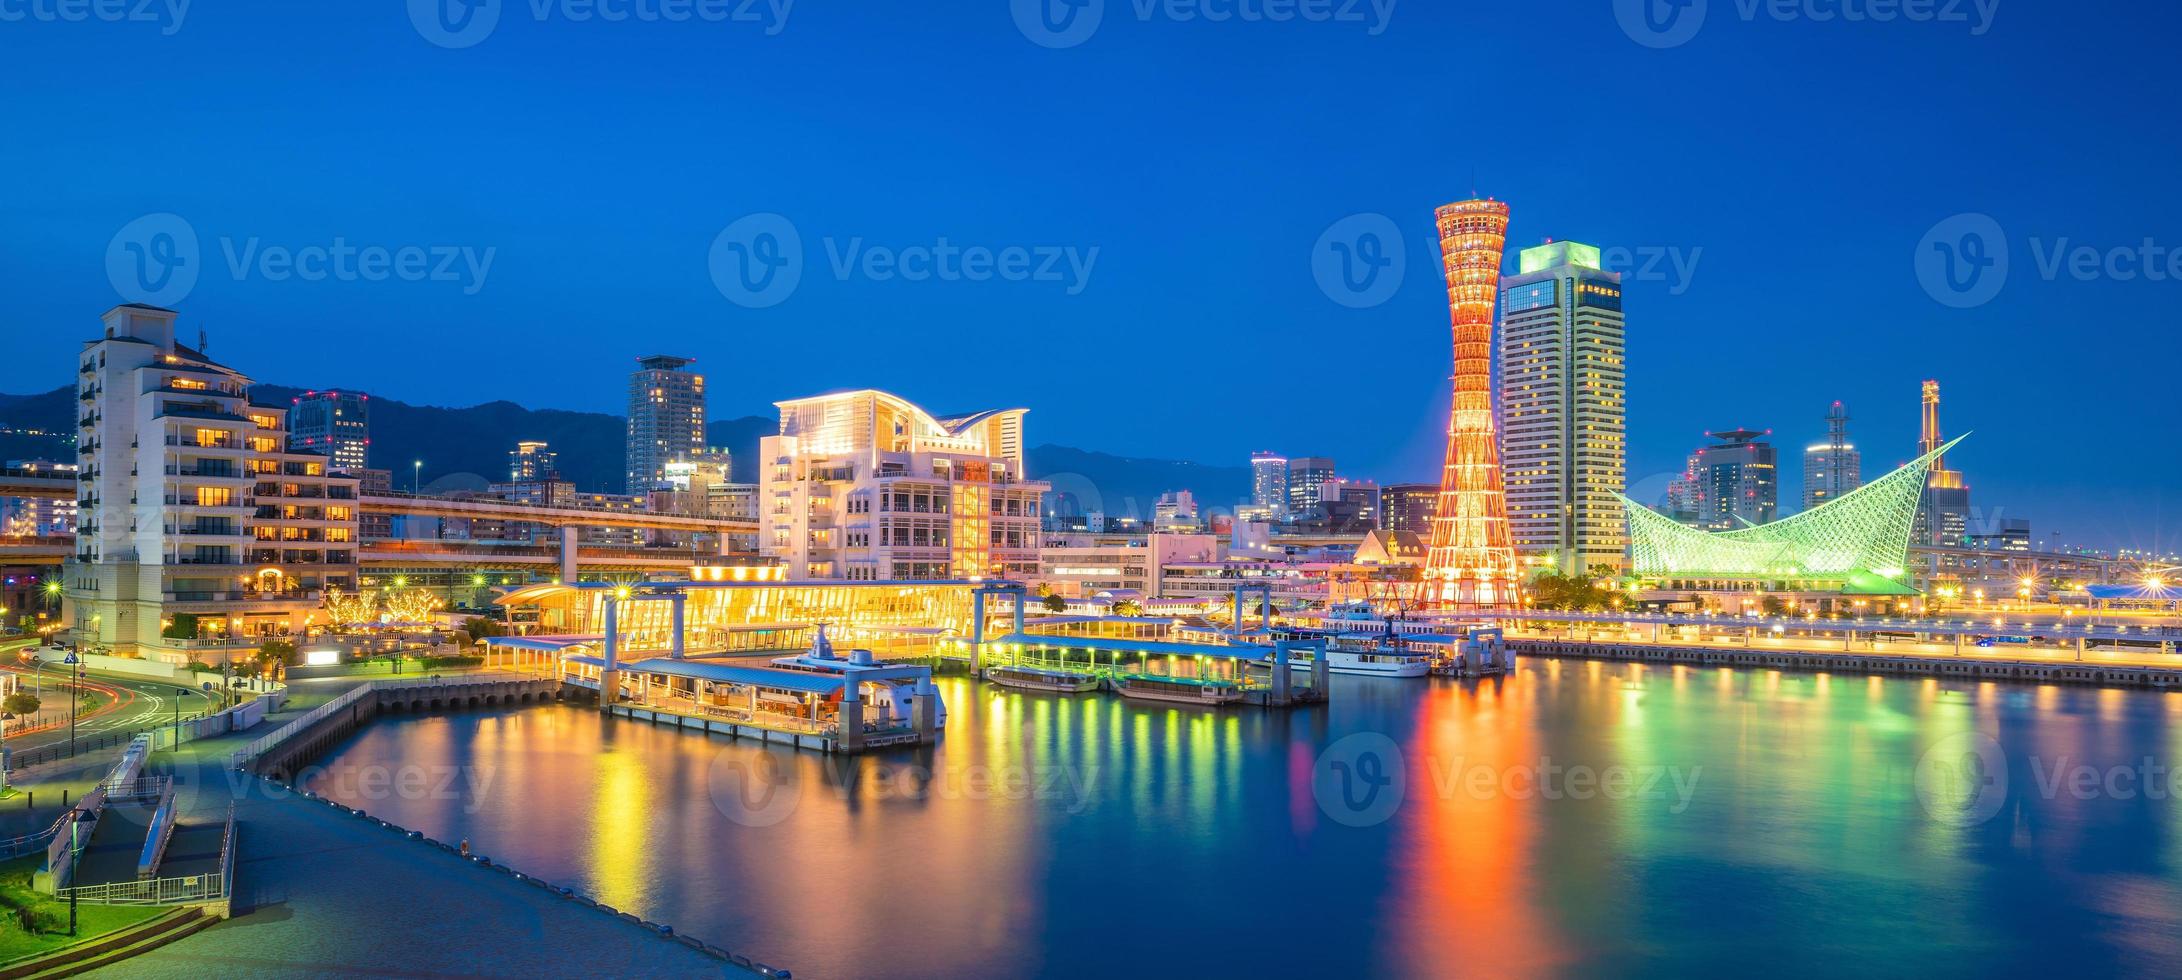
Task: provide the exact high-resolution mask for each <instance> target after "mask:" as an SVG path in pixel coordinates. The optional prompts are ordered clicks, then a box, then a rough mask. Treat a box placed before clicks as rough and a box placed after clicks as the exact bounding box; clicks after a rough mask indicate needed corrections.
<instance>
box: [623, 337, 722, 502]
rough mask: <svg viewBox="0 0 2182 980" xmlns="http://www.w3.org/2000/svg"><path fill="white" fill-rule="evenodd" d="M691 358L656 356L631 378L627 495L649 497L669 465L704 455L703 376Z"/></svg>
mask: <svg viewBox="0 0 2182 980" xmlns="http://www.w3.org/2000/svg"><path fill="white" fill-rule="evenodd" d="M695 363H697V362H696V360H695V359H693V358H687V357H670V356H667V355H664V354H655V355H653V356H651V357H643V358H638V359H637V370H636V372H635V373H633V374H631V375H629V443H628V470H627V474H626V476H625V477H624V486H623V488H622V489H623V492H625V493H631V494H642V493H650V492H651V491H652V489H653V488H654V487H655V486H657V485H658V484H659V482H660V481H661V480H663V479H665V478H666V475H667V464H668V463H671V462H674V461H675V460H678V459H686V458H688V457H690V456H695V455H697V454H699V453H702V452H704V449H705V377H704V375H701V374H697V373H695V372H692V371H685V370H683V369H684V368H686V367H688V366H690V365H691V364H695Z"/></svg>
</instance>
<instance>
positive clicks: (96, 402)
mask: <svg viewBox="0 0 2182 980" xmlns="http://www.w3.org/2000/svg"><path fill="white" fill-rule="evenodd" d="M174 320H175V313H174V311H172V310H165V309H160V308H158V307H151V306H141V305H137V304H129V305H124V306H117V307H115V308H113V309H111V310H108V311H107V312H106V314H105V316H104V321H105V323H104V328H105V329H104V332H103V334H102V335H101V336H100V337H98V338H96V339H94V340H91V341H88V342H86V343H85V344H84V345H83V351H82V353H81V354H80V355H78V357H77V388H78V389H79V396H80V400H81V412H82V417H81V418H80V420H79V423H80V428H79V429H78V432H77V437H76V443H77V447H78V449H79V450H80V452H81V456H80V459H81V460H82V462H81V464H80V465H81V467H82V469H81V472H80V474H79V477H78V480H79V486H80V489H79V491H78V494H79V497H78V499H79V505H80V509H79V511H78V517H77V524H76V553H75V555H74V556H73V557H72V558H70V559H69V560H68V562H67V563H66V564H65V565H64V566H63V568H62V571H61V577H62V580H63V582H64V589H65V591H64V595H65V598H66V601H67V615H68V616H69V618H70V626H71V628H72V630H73V636H74V639H75V640H76V641H77V642H80V643H82V644H84V645H86V646H89V645H103V646H109V647H111V648H112V649H113V650H114V652H116V653H119V654H122V655H124V656H141V657H144V658H146V659H157V660H163V661H165V662H168V663H176V664H179V663H187V662H189V661H192V660H201V661H206V662H219V661H220V660H221V659H222V658H223V657H228V658H232V657H235V656H238V655H241V654H243V653H245V652H247V651H249V650H252V649H255V647H256V646H257V642H258V641H257V640H256V639H255V638H257V637H261V636H274V635H282V634H287V635H293V636H300V635H301V634H302V633H303V632H304V629H305V627H306V625H307V624H309V623H310V621H311V619H312V617H313V616H314V615H315V614H317V613H319V611H320V610H319V606H320V600H321V598H322V596H323V594H324V592H325V590H327V589H340V590H343V591H349V592H353V591H355V590H356V587H357V536H358V535H357V510H358V502H357V492H356V491H357V480H356V478H354V477H349V476H340V475H335V474H332V473H331V472H329V470H330V468H331V461H330V460H329V459H328V458H327V457H326V456H324V455H322V454H319V453H315V452H297V451H294V450H292V449H291V448H290V441H291V440H290V438H289V437H290V433H289V431H288V428H287V415H288V412H289V407H288V406H285V405H282V406H277V407H276V406H268V405H259V404H253V403H252V402H251V401H250V397H249V389H250V379H249V378H247V377H245V376H244V375H243V374H242V373H241V372H238V371H236V370H235V369H233V368H230V367H228V366H226V365H224V364H221V363H219V362H217V361H214V360H212V359H211V358H209V357H207V356H205V354H204V352H203V351H201V350H196V349H193V348H190V347H187V346H184V345H182V344H180V343H177V342H175V339H174ZM298 448H301V447H298Z"/></svg>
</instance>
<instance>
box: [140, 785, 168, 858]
mask: <svg viewBox="0 0 2182 980" xmlns="http://www.w3.org/2000/svg"><path fill="white" fill-rule="evenodd" d="M166 782H167V785H166V788H165V790H164V791H163V792H161V793H160V794H159V806H157V807H156V808H154V809H153V810H152V823H151V828H150V829H149V830H148V831H147V832H146V833H145V835H144V850H143V851H142V852H141V853H139V854H138V855H137V858H136V876H137V877H138V878H139V879H142V878H149V877H151V876H152V875H154V874H156V873H158V871H159V862H160V861H161V860H162V859H164V858H165V857H166V856H167V844H168V843H169V842H170V841H172V840H173V839H174V821H175V816H174V781H173V780H171V779H170V780H167V781H166Z"/></svg>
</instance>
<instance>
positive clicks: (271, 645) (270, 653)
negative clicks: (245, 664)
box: [258, 639, 295, 667]
mask: <svg viewBox="0 0 2182 980" xmlns="http://www.w3.org/2000/svg"><path fill="white" fill-rule="evenodd" d="M270 664H280V665H281V666H284V667H293V666H295V644H293V643H290V642H288V641H287V640H282V639H271V640H267V641H265V642H264V643H261V644H258V665H259V666H261V667H262V666H266V665H270Z"/></svg>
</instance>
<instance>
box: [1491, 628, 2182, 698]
mask: <svg viewBox="0 0 2182 980" xmlns="http://www.w3.org/2000/svg"><path fill="white" fill-rule="evenodd" d="M1508 646H1510V647H1511V648H1513V649H1514V650H1515V652H1516V654H1517V655H1519V656H1526V657H1568V658H1575V659H1585V660H1624V661H1630V662H1635V663H1662V664H1696V665H1703V666H1712V667H1756V668H1765V669H1773V670H1809V671H1836V672H1838V671H1858V672H1863V673H1868V674H1895V675H1905V676H1920V677H1948V678H1956V679H1960V680H1974V681H2013V682H2018V683H2026V684H2086V685H2094V686H2100V687H2135V688H2148V689H2151V690H2160V691H2169V690H2173V691H2182V667H2173V668H2170V667H2121V666H2111V665H2105V664H2087V663H2036V662H2026V661H2006V660H1970V659H1956V658H1952V657H1938V656H1908V657H1889V656H1882V655H1875V654H1862V653H1820V652H1803V651H1798V652H1784V651H1778V650H1748V649H1732V648H1724V649H1711V648H1706V647H1689V646H1655V645H1649V644H1640V643H1614V642H1610V641H1609V642H1598V641H1588V640H1542V639H1511V640H1509V641H1508Z"/></svg>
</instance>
